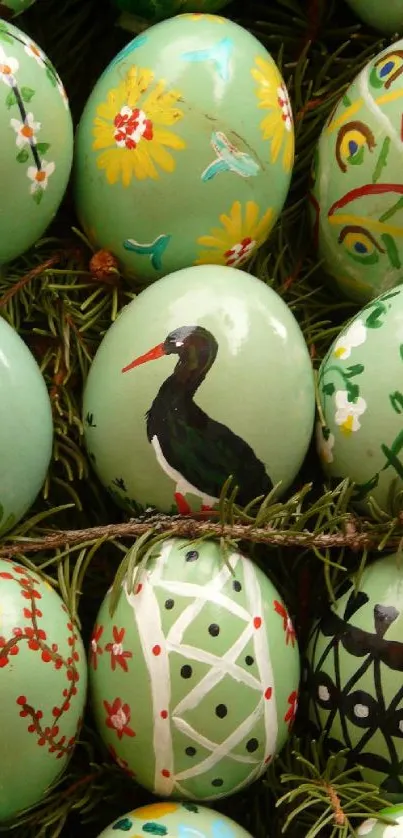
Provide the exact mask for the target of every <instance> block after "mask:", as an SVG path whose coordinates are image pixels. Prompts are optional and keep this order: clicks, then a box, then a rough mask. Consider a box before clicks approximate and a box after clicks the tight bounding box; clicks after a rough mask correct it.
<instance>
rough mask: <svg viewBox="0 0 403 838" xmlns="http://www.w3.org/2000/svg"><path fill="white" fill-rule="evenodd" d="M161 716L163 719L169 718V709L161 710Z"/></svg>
mask: <svg viewBox="0 0 403 838" xmlns="http://www.w3.org/2000/svg"><path fill="white" fill-rule="evenodd" d="M160 716H161V719H167V718H168V710H161V713H160Z"/></svg>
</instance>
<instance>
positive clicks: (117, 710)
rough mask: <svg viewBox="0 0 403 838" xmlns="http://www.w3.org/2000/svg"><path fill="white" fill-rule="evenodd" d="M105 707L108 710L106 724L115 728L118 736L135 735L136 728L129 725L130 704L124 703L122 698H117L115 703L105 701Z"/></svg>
mask: <svg viewBox="0 0 403 838" xmlns="http://www.w3.org/2000/svg"><path fill="white" fill-rule="evenodd" d="M104 707H105V710H106V712H107V714H108V715H107V718H106V726H107V727H110V728H111V729H112V730H115V731H116V733H117V735H118V738H119V739H121V738H122V736H135V735H136V734H135V732H134V730H132V728H131V727H129V722H130V707H129V705H128V704H123V702H122V699H121V698H115V700H114V702H113V704H109V703H108V702H107V701H104Z"/></svg>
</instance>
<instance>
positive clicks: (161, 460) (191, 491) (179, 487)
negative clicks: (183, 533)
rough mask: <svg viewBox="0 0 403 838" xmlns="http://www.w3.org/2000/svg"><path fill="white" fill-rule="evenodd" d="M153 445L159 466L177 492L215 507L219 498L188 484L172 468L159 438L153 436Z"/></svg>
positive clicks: (204, 504)
mask: <svg viewBox="0 0 403 838" xmlns="http://www.w3.org/2000/svg"><path fill="white" fill-rule="evenodd" d="M151 445H152V447H153V448H154V452H155V456H156V458H157V461H158V464H159V465H160V466H161V468H162V470H163V471H164V472H165V474H166V475H168V477H170V478H171V480H173V482H174V483H175V486H176V492H177V493H178V494H181V495H183V496H185V495H195V496H196V497H197V498H201V502H202V504H203V506H215V504H216V503H218V501H219V498H212V497H210V495H205V494H204V492H203V491H201V489H197V488H196V486H192V484H191V483H188V481H187V480H185V478H184V477H182V475H181V474H179V471H176V469H174V468H172V466H170V465H169V463H167V461H166V459H165V457H164V455H163V453H162V450H161V446H160V444H159V441H158V437H156V436H153V438H152V440H151Z"/></svg>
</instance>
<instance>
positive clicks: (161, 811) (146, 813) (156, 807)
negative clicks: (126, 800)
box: [130, 801, 179, 821]
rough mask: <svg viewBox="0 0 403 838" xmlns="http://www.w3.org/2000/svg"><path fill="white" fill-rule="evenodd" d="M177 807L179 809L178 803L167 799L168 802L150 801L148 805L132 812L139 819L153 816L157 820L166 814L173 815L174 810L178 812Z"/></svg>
mask: <svg viewBox="0 0 403 838" xmlns="http://www.w3.org/2000/svg"><path fill="white" fill-rule="evenodd" d="M177 809H179V804H178V803H170V802H169V801H167V802H166V803H165V802H163V803H150V804H149V805H148V806H141V808H140V809H134V811H133V812H131V813H130V814H131V815H132V816H133V817H136V818H137V819H143V820H147V818H152V819H153V820H154V821H155V820H157V818H163V817H164V816H165V815H171V814H172V812H176V810H177Z"/></svg>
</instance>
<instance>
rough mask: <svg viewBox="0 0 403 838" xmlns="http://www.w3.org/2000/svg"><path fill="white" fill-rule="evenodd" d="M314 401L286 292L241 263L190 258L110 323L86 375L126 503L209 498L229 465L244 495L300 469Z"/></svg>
mask: <svg viewBox="0 0 403 838" xmlns="http://www.w3.org/2000/svg"><path fill="white" fill-rule="evenodd" d="M314 401H315V399H314V384H313V373H312V366H311V361H310V358H309V354H308V350H307V347H306V344H305V341H304V338H303V336H302V333H301V330H300V328H299V326H298V324H297V321H296V320H295V318H294V315H293V314H292V312H291V311H290V309H289V308H288V306H287V305H286V304H285V303H284V302H283V300H282V299H281V297H279V295H278V294H276V293H275V292H274V291H273V290H271V289H270V288H269V287H268V286H267V285H265V284H264V283H263V282H261V281H260V280H258V279H255V278H254V277H252V276H250V275H248V274H246V273H244V272H243V271H238V270H236V269H235V268H223V267H219V266H216V265H203V266H197V267H194V268H184V269H183V270H182V271H177V272H176V273H175V274H171V275H170V276H167V277H164V278H163V279H160V280H159V281H158V282H156V283H154V284H153V285H151V286H150V287H149V288H147V289H146V290H145V291H143V292H142V293H141V294H140V295H139V296H138V297H137V298H136V299H135V300H133V302H131V303H130V304H129V305H127V306H126V307H125V308H124V309H123V311H122V312H121V313H120V315H119V317H118V319H117V320H116V322H115V323H114V324H113V325H112V326H111V328H110V329H109V330H108V332H107V334H106V335H105V337H104V339H103V341H102V343H101V345H100V347H99V349H98V352H97V354H96V356H95V359H94V361H93V364H92V367H91V369H90V373H89V376H88V379H87V382H86V385H85V392H84V424H85V438H86V443H87V448H88V451H89V456H90V458H91V460H92V462H93V465H94V467H95V470H96V472H97V474H98V476H99V478H100V480H101V481H102V483H103V484H104V485H105V486H106V488H107V489H108V491H109V492H110V493H111V495H112V496H113V497H114V498H115V499H116V500H117V501H118V502H119V503H120V504H121V505H122V506H124V507H125V508H127V509H128V510H129V511H135V510H136V505H137V504H140V505H141V506H153V507H156V508H158V509H160V510H161V511H165V512H170V511H178V510H179V511H180V512H182V513H184V512H189V511H190V510H192V509H193V510H196V509H200V505H202V506H203V507H204V509H207V508H210V509H211V508H212V507H214V506H215V505H216V503H217V501H218V499H219V497H220V494H221V490H222V488H223V486H224V483H225V482H226V481H227V480H228V478H230V477H232V478H233V485H234V484H235V485H236V486H238V488H239V491H238V496H237V500H238V502H239V503H240V504H241V505H242V506H246V504H248V503H249V502H251V501H253V500H254V499H256V498H257V497H260V496H262V495H267V494H268V493H269V492H270V491H271V490H272V489H273V487H276V489H277V491H278V492H279V493H281V492H284V491H285V490H286V489H287V487H288V486H289V485H290V484H291V482H292V481H293V480H294V478H295V476H296V474H297V473H298V471H299V469H300V466H301V464H302V462H303V460H304V457H305V454H306V451H307V449H308V446H309V443H310V440H311V435H312V430H313V422H314V411H315V404H314ZM291 405H292V410H291ZM295 415H297V416H298V422H296V421H295Z"/></svg>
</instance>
